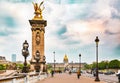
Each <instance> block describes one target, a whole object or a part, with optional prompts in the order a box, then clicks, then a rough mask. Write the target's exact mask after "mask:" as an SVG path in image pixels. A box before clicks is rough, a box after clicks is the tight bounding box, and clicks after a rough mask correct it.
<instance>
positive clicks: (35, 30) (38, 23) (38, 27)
mask: <svg viewBox="0 0 120 83" xmlns="http://www.w3.org/2000/svg"><path fill="white" fill-rule="evenodd" d="M29 22H30V25H31V26H32V28H31V31H32V59H31V62H30V63H31V70H35V68H34V66H35V64H36V61H35V59H34V58H35V56H36V51H37V50H38V51H39V52H40V60H39V65H40V68H41V69H40V70H41V71H43V66H42V65H43V64H45V61H44V57H45V55H44V33H45V26H46V25H47V21H46V20H29Z"/></svg>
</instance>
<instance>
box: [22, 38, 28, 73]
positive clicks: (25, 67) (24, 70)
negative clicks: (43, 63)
mask: <svg viewBox="0 0 120 83" xmlns="http://www.w3.org/2000/svg"><path fill="white" fill-rule="evenodd" d="M28 47H29V44H28V43H27V40H25V42H24V43H23V49H22V55H23V56H24V58H25V61H24V67H23V70H22V72H23V73H28V67H27V61H26V58H27V57H28V55H29V51H28Z"/></svg>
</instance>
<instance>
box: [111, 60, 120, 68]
mask: <svg viewBox="0 0 120 83" xmlns="http://www.w3.org/2000/svg"><path fill="white" fill-rule="evenodd" d="M109 68H112V69H117V68H120V61H119V60H116V59H115V60H111V61H110V62H109Z"/></svg>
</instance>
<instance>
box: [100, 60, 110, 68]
mask: <svg viewBox="0 0 120 83" xmlns="http://www.w3.org/2000/svg"><path fill="white" fill-rule="evenodd" d="M98 67H99V69H106V68H108V61H101V62H100V63H99V65H98Z"/></svg>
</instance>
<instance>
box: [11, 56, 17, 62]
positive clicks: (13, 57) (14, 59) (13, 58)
mask: <svg viewBox="0 0 120 83" xmlns="http://www.w3.org/2000/svg"><path fill="white" fill-rule="evenodd" d="M12 62H16V54H12Z"/></svg>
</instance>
